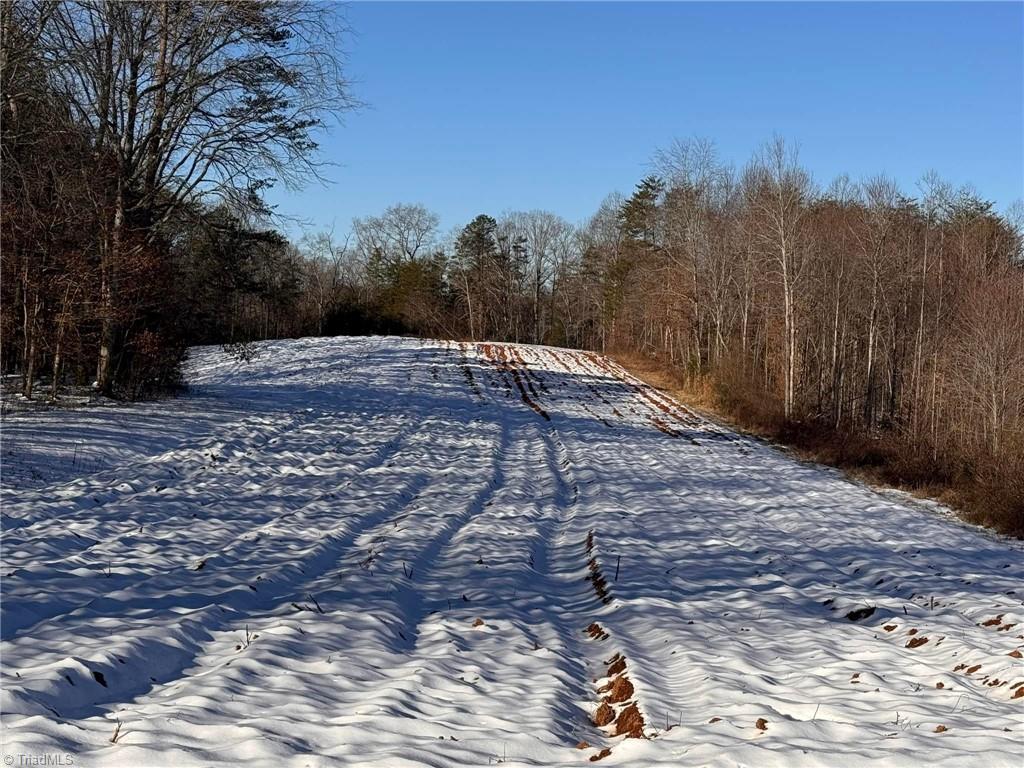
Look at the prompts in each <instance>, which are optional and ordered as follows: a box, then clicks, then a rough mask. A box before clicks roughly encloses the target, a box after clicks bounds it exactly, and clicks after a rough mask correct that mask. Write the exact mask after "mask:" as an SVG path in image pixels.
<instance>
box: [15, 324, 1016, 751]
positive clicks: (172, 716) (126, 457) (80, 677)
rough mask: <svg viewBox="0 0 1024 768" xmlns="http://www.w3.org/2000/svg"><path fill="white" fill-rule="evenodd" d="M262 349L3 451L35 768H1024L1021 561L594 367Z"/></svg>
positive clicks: (205, 353)
mask: <svg viewBox="0 0 1024 768" xmlns="http://www.w3.org/2000/svg"><path fill="white" fill-rule="evenodd" d="M260 350H261V355H260V357H259V358H258V359H257V360H255V361H252V362H248V363H238V362H235V361H234V360H232V359H231V358H229V357H228V356H227V355H225V354H224V353H222V352H221V351H220V350H219V349H217V348H203V349H198V350H194V352H193V355H192V358H191V362H190V370H189V377H190V380H191V383H192V385H193V392H192V394H191V395H190V396H188V397H183V398H180V399H177V400H173V401H165V402H161V403H154V404H146V405H138V406H107V407H101V408H93V409H88V410H80V411H50V412H41V413H26V414H19V415H16V416H13V417H11V418H9V419H7V420H6V421H5V423H4V425H3V433H4V434H3V438H4V444H3V472H4V478H3V490H2V501H3V556H2V578H3V582H2V589H3V595H2V597H3V601H2V615H0V632H2V662H3V664H2V682H3V691H2V726H3V730H2V736H3V746H2V750H3V754H4V755H5V756H7V755H10V756H12V757H14V758H15V759H14V760H13V761H11V762H8V763H7V764H8V765H10V764H12V763H13V764H17V765H27V764H29V763H27V762H25V759H26V756H27V757H28V758H31V757H33V756H35V757H38V756H41V755H51V756H58V755H65V754H67V755H72V756H73V760H74V765H75V766H81V767H82V768H91V767H92V766H108V765H119V766H165V765H166V766H171V765H174V766H180V765H220V764H227V763H235V762H237V763H244V764H247V765H253V766H267V767H268V768H269V767H270V766H296V767H297V766H321V765H325V766H326V765H360V766H362V765H366V766H371V765H372V766H387V767H389V768H390V767H398V766H412V765H416V766H421V765H423V766H449V765H450V766H459V765H469V766H482V765H489V764H493V763H497V762H498V761H502V762H503V763H505V764H508V765H562V764H570V765H579V764H588V761H589V760H591V759H593V758H594V757H597V756H598V755H600V754H602V752H605V753H607V750H609V749H610V754H606V756H605V757H604V758H603V759H602V764H609V765H632V766H704V765H714V766H730V768H731V767H732V766H737V765H743V766H770V765H778V766H804V765H816V766H858V765H885V766H890V765H920V764H922V763H926V764H929V765H936V766H939V765H941V766H958V767H959V766H986V767H987V766H1003V765H1005V766H1020V765H1021V763H1022V755H1024V733H1022V726H1024V723H1022V720H1024V718H1022V714H1024V666H1022V665H1024V662H1022V660H1021V658H1020V657H1021V649H1024V607H1022V606H1024V603H1022V598H1024V558H1022V557H1021V554H1022V550H1021V546H1020V545H1019V544H1018V543H1016V542H1010V541H1008V540H1005V539H1000V538H997V537H995V536H992V535H989V534H986V533H984V532H982V531H979V530H977V529H973V528H969V527H967V526H964V525H962V524H959V523H957V522H955V521H952V520H950V519H948V518H945V517H942V516H939V515H936V514H934V513H933V512H931V511H928V510H927V509H925V508H923V507H920V506H915V505H913V504H912V503H908V502H900V501H899V500H895V499H893V498H892V497H891V496H883V495H879V494H877V493H875V492H874V491H872V490H870V489H867V488H864V487H862V486H860V485H857V484H853V483H850V482H848V481H846V480H844V479H842V477H841V476H840V475H838V474H837V473H835V472H833V471H830V470H825V469H822V468H820V467H813V466H808V465H806V464H801V463H797V462H795V461H793V460H792V459H790V458H787V457H786V456H785V455H784V454H783V453H781V452H780V451H778V450H776V449H774V448H771V447H768V446H765V445H762V444H759V443H757V442H755V441H752V440H749V439H746V438H743V437H740V436H737V435H736V434H734V433H732V432H730V431H728V430H726V429H723V428H721V427H718V426H716V425H714V424H711V423H709V422H707V421H705V420H703V419H701V418H699V417H697V416H695V415H694V414H692V413H690V412H689V411H687V410H686V409H685V408H683V407H681V406H679V405H677V404H676V403H674V402H672V401H670V400H668V399H666V398H665V397H664V396H662V395H661V394H660V393H658V392H656V391H654V390H652V389H650V388H648V387H646V386H645V385H643V384H641V383H640V382H638V381H636V380H634V379H632V378H631V377H629V376H628V375H627V374H625V372H623V371H622V370H621V369H620V368H618V367H617V366H615V365H614V364H611V363H609V362H608V361H606V360H604V359H603V358H600V357H598V356H596V355H592V354H587V353H578V352H570V351H565V350H557V349H549V348H541V347H527V346H512V345H496V344H495V345H488V344H478V345H469V344H457V343H447V344H446V343H430V342H419V341H414V340H407V339H383V338H372V339H305V340H299V341H282V342H268V343H265V344H262V345H260ZM595 718H596V719H597V720H599V721H601V722H605V721H607V724H606V725H603V726H598V725H596V724H595V723H594V720H595ZM118 722H119V723H120V726H119V729H118V725H117V724H118ZM115 731H116V733H117V737H116V741H114V742H112V739H113V737H114V734H115ZM617 733H618V734H619V735H616V734H617ZM638 736H639V737H642V738H635V737H638ZM578 744H579V745H580V748H577V745H578ZM34 764H37V765H38V764H42V763H34ZM51 764H52V763H51ZM65 764H67V763H66V762H65Z"/></svg>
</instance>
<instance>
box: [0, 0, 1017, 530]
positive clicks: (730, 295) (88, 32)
mask: <svg viewBox="0 0 1024 768" xmlns="http://www.w3.org/2000/svg"><path fill="white" fill-rule="evenodd" d="M0 13H2V19H0V21H2V50H0V57H2V58H0V64H2V67H0V69H2V73H3V74H2V83H0V88H2V91H3V94H4V95H3V105H2V153H3V154H2V162H3V200H2V204H3V209H2V217H3V224H2V233H0V234H2V241H0V248H2V265H0V267H2V273H3V281H2V295H0V301H2V313H0V333H2V341H3V348H2V369H3V373H4V375H5V381H7V382H8V384H7V386H8V387H10V386H11V384H10V383H9V382H12V381H13V382H16V384H15V385H14V386H17V388H18V389H19V391H20V394H21V396H22V397H23V398H25V399H28V400H33V399H34V400H54V399H57V398H59V395H60V392H61V391H62V389H63V388H65V387H91V388H92V389H93V390H94V391H96V392H97V393H99V394H103V395H106V396H109V397H113V398H120V399H139V398H149V397H156V396H162V395H164V394H166V393H169V392H173V390H174V389H175V388H176V387H177V386H179V384H180V376H181V370H182V365H183V362H184V360H185V357H186V354H187V350H188V348H189V347H190V346H193V345H204V344H224V345H232V346H231V347H230V348H232V349H237V350H238V354H240V355H245V354H246V350H245V345H246V343H248V342H251V341H254V340H259V339H270V338H285V337H297V336H309V335H313V336H323V335H348V334H353V335H355V334H409V335H418V336H423V337H432V338H445V339H469V340H494V341H515V342H526V343H534V344H547V345H554V346H561V347H569V348H579V349H589V350H596V351H600V352H604V353H607V354H611V355H614V356H619V357H620V359H622V360H624V361H630V360H633V361H643V362H642V363H638V365H640V364H642V365H653V366H657V367H658V368H659V370H661V371H663V372H665V374H666V375H669V376H671V377H672V379H673V381H674V382H675V385H676V387H677V388H678V389H679V390H680V391H681V392H683V393H684V394H685V395H686V396H687V397H689V398H691V399H692V400H694V401H695V402H697V403H698V404H701V405H705V406H706V407H708V408H709V409H712V410H715V411H717V412H718V413H720V414H722V415H724V416H725V417H727V418H729V419H731V420H733V421H734V422H735V423H736V424H738V425H739V426H741V427H746V428H749V429H752V430H755V431H758V432H761V433H763V434H766V435H769V436H771V437H774V438H778V439H781V440H782V441H783V442H787V443H790V444H792V445H795V446H797V447H798V448H801V449H804V450H807V451H809V452H810V453H811V454H812V455H814V456H816V457H818V458H822V459H824V460H827V461H829V462H831V463H835V464H838V465H840V466H850V467H855V468H861V469H863V470H865V471H867V472H869V473H874V474H873V475H872V476H873V477H878V478H881V479H884V480H885V481H887V482H890V483H894V484H897V485H901V486H904V487H908V488H911V489H918V490H921V491H924V492H929V493H933V494H935V495H938V496H939V497H940V498H943V499H944V500H948V501H950V502H951V503H954V504H956V505H958V506H960V507H962V508H963V509H965V510H966V511H967V514H968V515H969V517H970V518H971V519H974V520H977V521H979V522H983V523H986V524H989V525H994V526H997V527H999V528H1001V529H1002V530H1004V531H1007V532H1010V533H1014V534H1017V535H1024V247H1022V243H1024V241H1022V237H1024V228H1022V224H1024V217H1022V216H1021V211H1020V209H1019V208H1017V209H1013V210H1011V211H1008V212H999V211H997V210H996V208H995V206H994V205H993V203H991V202H989V201H987V200H985V199H984V197H983V196H982V195H979V194H978V193H976V192H975V191H973V190H972V189H970V188H966V187H963V188H962V187H958V186H956V185H952V184H950V183H948V182H946V181H944V180H943V179H942V178H941V177H939V176H938V175H936V174H929V175H927V176H925V177H924V178H922V179H921V180H920V182H919V183H918V184H917V185H916V186H915V187H914V188H913V189H909V190H908V189H901V188H900V187H899V186H898V185H897V183H896V182H895V181H893V180H892V179H890V178H887V177H886V176H885V175H878V176H874V177H870V178H862V179H852V178H848V177H841V178H838V179H835V180H829V181H827V182H823V181H818V180H815V179H814V178H812V176H811V175H810V173H809V172H808V171H807V170H806V169H805V168H804V167H803V166H802V165H801V163H800V159H799V155H798V152H797V149H796V144H795V143H794V142H791V141H790V140H788V139H785V140H784V139H782V138H780V137H772V138H769V139H768V140H767V141H766V143H765V144H764V145H763V146H762V147H761V148H760V149H759V150H758V151H757V152H756V153H755V154H754V156H753V157H751V158H749V159H747V160H745V161H744V162H742V163H741V164H739V165H736V164H734V163H733V162H732V160H731V159H727V158H723V157H721V156H720V155H719V153H718V151H717V150H716V146H715V143H714V142H713V141H712V140H709V139H702V138H690V139H681V140H678V141H676V142H674V143H672V144H671V145H669V146H667V147H663V148H660V149H657V148H654V149H653V151H652V158H651V167H652V172H651V173H650V174H649V175H647V176H645V177H644V178H642V179H640V180H639V182H638V184H637V185H636V187H635V189H634V190H633V191H632V193H631V194H629V195H628V196H622V195H620V194H617V193H613V194H611V195H609V196H608V197H607V198H606V199H605V201H604V203H603V204H602V205H601V206H600V208H599V209H598V210H597V211H596V212H595V213H594V215H593V216H592V217H591V218H590V219H589V220H587V221H585V222H582V223H578V224H577V223H571V222H568V221H565V220H564V219H562V218H561V217H559V216H558V215H556V214H554V213H550V212H547V211H512V212H499V211H491V212H481V213H480V215H478V216H476V217H475V218H474V219H473V220H472V221H469V222H467V223H465V225H464V226H462V227H461V228H456V230H455V231H453V232H444V231H442V229H441V222H440V218H439V217H438V216H437V215H436V214H434V213H433V212H432V211H431V210H430V209H429V207H428V206H427V205H424V204H420V203H415V204H408V203H400V204H395V205H393V206H391V207H389V208H388V209H386V210H384V211H382V212H380V213H379V215H376V216H367V217H362V218H357V219H355V220H354V221H353V222H352V226H351V228H350V231H349V232H347V233H342V234H338V233H334V232H309V233H307V234H306V235H305V236H303V237H302V238H301V239H297V240H295V241H292V240H290V239H289V237H288V236H287V235H286V234H285V233H284V232H283V231H282V230H281V229H280V225H279V224H278V223H275V219H274V216H273V211H272V210H271V209H270V208H269V207H268V206H267V204H266V203H265V202H264V195H265V192H266V190H267V189H268V188H269V186H270V185H271V184H273V183H275V182H276V183H285V184H294V185H300V184H304V183H316V182H317V181H318V180H319V177H320V168H319V167H318V161H317V142H316V137H317V132H318V131H319V130H320V129H321V128H322V127H323V126H325V125H327V124H329V123H330V122H332V121H334V120H336V119H337V118H338V117H340V116H341V115H342V114H344V113H346V112H348V111H349V110H351V109H352V108H354V107H356V106H358V105H357V101H356V99H355V98H354V97H353V96H352V93H351V90H350V88H349V86H348V83H347V82H346V81H345V79H344V76H343V71H342V60H341V59H340V58H339V56H338V54H337V53H336V51H337V40H336V39H335V38H336V36H337V35H338V34H340V33H339V32H338V28H337V26H336V24H334V23H333V21H332V20H331V19H330V18H329V15H330V6H329V5H318V4H316V3H309V4H306V3H289V4H276V3H246V4H190V3H137V4H136V3H110V4H93V3H83V4H71V3H49V2H36V3H18V4H11V3H4V4H3V5H2V6H0ZM940 161H941V158H936V162H940ZM495 183H500V182H499V181H497V180H496V181H495ZM398 196H400V195H396V197H398ZM425 202H427V203H429V201H425Z"/></svg>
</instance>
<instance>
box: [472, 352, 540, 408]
mask: <svg viewBox="0 0 1024 768" xmlns="http://www.w3.org/2000/svg"><path fill="white" fill-rule="evenodd" d="M478 347H479V349H480V351H481V352H483V354H484V357H485V358H486V359H487V360H488V362H490V363H491V364H492V365H494V367H495V368H497V369H498V371H500V372H501V373H502V374H503V375H505V374H507V375H511V376H512V381H513V383H514V384H515V385H516V389H518V390H519V396H520V398H522V401H523V402H524V403H526V405H528V406H529V407H530V408H532V409H533V410H534V411H535V412H536V413H537V414H539V415H540V416H542V417H543V418H544V419H546V420H547V421H551V416H550V415H549V414H548V412H547V411H545V410H544V409H543V408H542V407H541V406H540V405H539V404H538V403H537V400H536V398H537V391H536V390H535V389H534V388H533V383H532V382H529V381H527V384H529V392H528V391H527V386H526V385H525V384H524V383H523V376H522V375H520V368H519V366H517V365H516V361H515V356H514V354H512V353H510V352H509V350H508V348H507V347H505V346H503V345H500V344H487V343H484V344H479V345H478ZM531 393H532V394H531Z"/></svg>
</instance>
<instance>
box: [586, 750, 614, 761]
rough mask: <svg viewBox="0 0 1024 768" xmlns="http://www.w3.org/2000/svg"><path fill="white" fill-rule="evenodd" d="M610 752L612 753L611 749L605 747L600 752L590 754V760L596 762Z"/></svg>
mask: <svg viewBox="0 0 1024 768" xmlns="http://www.w3.org/2000/svg"><path fill="white" fill-rule="evenodd" d="M611 753H612V751H611V749H609V748H608V747H605V748H604V749H602V750H601V751H600V752H598V753H597V754H596V755H591V756H590V762H592V763H596V762H597V761H598V760H601V759H603V758H605V757H608V755H610V754H611Z"/></svg>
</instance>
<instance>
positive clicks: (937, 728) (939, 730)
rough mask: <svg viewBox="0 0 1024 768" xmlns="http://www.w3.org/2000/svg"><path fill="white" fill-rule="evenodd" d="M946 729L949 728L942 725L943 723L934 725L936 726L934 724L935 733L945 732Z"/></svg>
mask: <svg viewBox="0 0 1024 768" xmlns="http://www.w3.org/2000/svg"><path fill="white" fill-rule="evenodd" d="M948 730H949V728H947V727H946V726H944V725H936V726H935V732H936V733H945V732H946V731H948Z"/></svg>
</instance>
